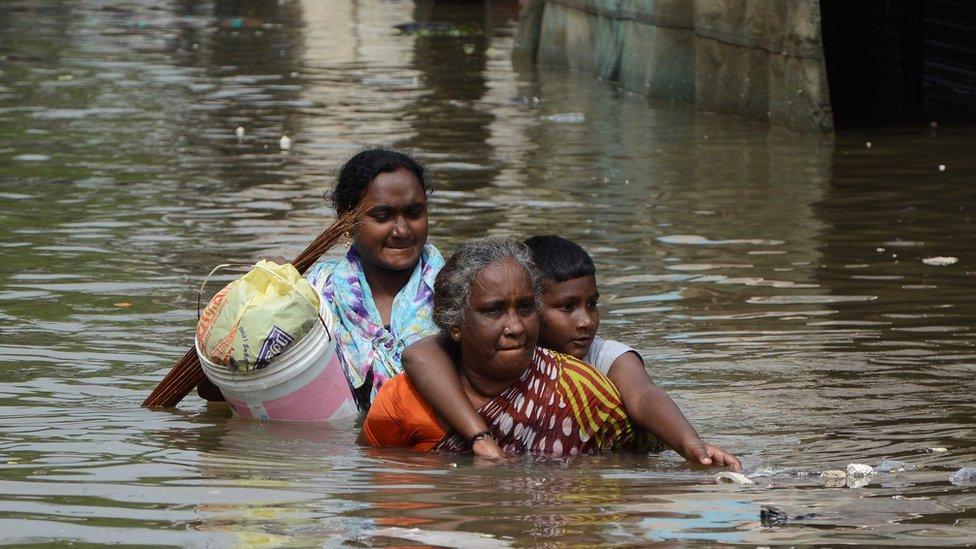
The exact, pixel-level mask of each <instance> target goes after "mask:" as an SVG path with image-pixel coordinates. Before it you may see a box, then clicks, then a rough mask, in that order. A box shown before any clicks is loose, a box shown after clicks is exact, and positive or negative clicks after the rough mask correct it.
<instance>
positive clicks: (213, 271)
mask: <svg viewBox="0 0 976 549" xmlns="http://www.w3.org/2000/svg"><path fill="white" fill-rule="evenodd" d="M228 267H244V268H250V269H261V270H262V271H264V272H266V273H268V274H270V275H272V276H275V277H277V278H278V279H279V280H281V281H282V282H284V283H286V284H291V283H290V282H289V281H288V280H286V279H285V277H283V276H281V275H280V274H278V273H276V272H274V271H272V270H271V269H268V268H266V267H262V266H259V265H257V264H253V265H252V264H251V263H221V264H220V265H217V266H216V267H214V268H213V269H211V270H210V272H209V273H208V274H207V276H206V277H204V279H203V283H202V284H200V289H199V290H197V322H200V305H201V304H202V303H203V290H204V289H205V288H206V286H207V282H210V278H211V277H212V276H213V275H214V274H216V272H217V271H219V270H221V269H226V268H228ZM249 272H250V271H249ZM292 287H294V285H292ZM298 293H299V295H301V296H302V297H304V298H305V299H306V300H307V301H308V302H309V303H311V304H312V305H315V304H314V303H312V300H311V299H308V296H307V295H305V294H303V293H302V292H298ZM319 299H322V297H321V296H319ZM315 316H316V317H317V318H318V319H319V322H321V323H322V327H323V328H325V335H326V336H328V338H329V342H332V333H331V330H329V327H328V326H327V325H326V323H325V319H324V318H322V315H320V314H319V311H318V309H316V311H315Z"/></svg>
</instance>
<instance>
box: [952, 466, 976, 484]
mask: <svg viewBox="0 0 976 549" xmlns="http://www.w3.org/2000/svg"><path fill="white" fill-rule="evenodd" d="M949 482H951V483H953V484H955V485H956V486H973V485H976V467H963V468H962V469H959V470H958V471H956V472H955V473H952V474H951V475H949Z"/></svg>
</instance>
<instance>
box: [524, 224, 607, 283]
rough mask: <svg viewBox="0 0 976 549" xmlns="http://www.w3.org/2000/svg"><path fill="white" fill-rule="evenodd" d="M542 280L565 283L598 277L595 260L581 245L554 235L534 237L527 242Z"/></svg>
mask: <svg viewBox="0 0 976 549" xmlns="http://www.w3.org/2000/svg"><path fill="white" fill-rule="evenodd" d="M525 245H526V246H528V247H529V250H531V251H532V261H533V262H535V265H536V267H538V268H539V271H540V272H541V273H542V278H545V279H551V280H555V281H556V282H565V281H567V280H572V279H574V278H580V277H583V276H596V267H594V266H593V258H591V257H590V254H588V253H586V250H584V249H583V248H582V247H581V246H580V245H579V244H577V243H575V242H572V241H569V240H566V239H565V238H562V237H559V236H556V235H554V234H547V235H539V236H533V237H531V238H529V239H528V240H526V241H525Z"/></svg>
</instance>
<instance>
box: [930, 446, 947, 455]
mask: <svg viewBox="0 0 976 549" xmlns="http://www.w3.org/2000/svg"><path fill="white" fill-rule="evenodd" d="M928 451H929V452H932V453H933V454H944V453H946V452H948V451H949V449H948V448H943V447H941V446H936V447H935V448H929V449H928Z"/></svg>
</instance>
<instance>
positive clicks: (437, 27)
mask: <svg viewBox="0 0 976 549" xmlns="http://www.w3.org/2000/svg"><path fill="white" fill-rule="evenodd" d="M393 28H395V29H396V30H398V31H400V33H401V34H411V35H414V36H451V37H457V36H472V35H478V34H481V30H480V29H478V28H477V27H468V26H461V25H454V24H452V23H444V22H442V21H430V22H426V23H424V22H419V21H414V22H411V23H400V24H398V25H393Z"/></svg>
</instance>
